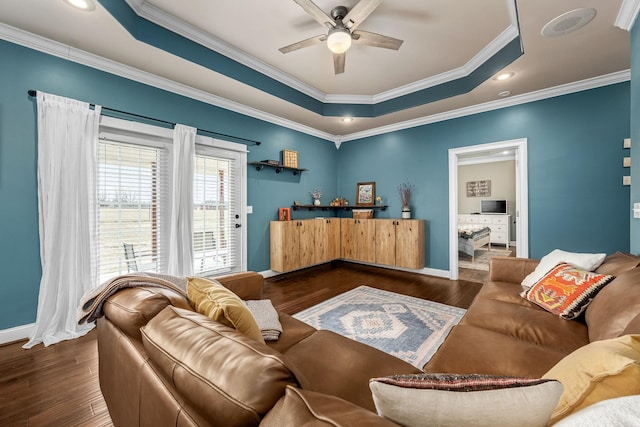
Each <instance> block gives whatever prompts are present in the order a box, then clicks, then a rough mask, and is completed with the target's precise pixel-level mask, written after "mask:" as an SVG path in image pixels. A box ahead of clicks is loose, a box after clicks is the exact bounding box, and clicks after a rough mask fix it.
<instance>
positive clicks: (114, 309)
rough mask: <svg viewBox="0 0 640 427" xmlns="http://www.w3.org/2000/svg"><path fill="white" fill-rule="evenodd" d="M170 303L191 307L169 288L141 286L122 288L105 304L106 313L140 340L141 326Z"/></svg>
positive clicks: (121, 327) (120, 326)
mask: <svg viewBox="0 0 640 427" xmlns="http://www.w3.org/2000/svg"><path fill="white" fill-rule="evenodd" d="M168 305H174V306H176V307H180V308H184V309H189V310H190V309H191V306H190V305H189V303H188V302H187V301H186V300H185V299H184V298H183V297H182V295H179V294H177V293H175V292H173V291H171V290H169V289H165V288H159V287H158V288H156V287H139V288H127V289H122V290H120V291H118V292H116V293H115V294H113V295H111V296H110V297H109V298H108V299H107V301H106V302H105V304H104V306H103V310H104V315H105V316H106V317H107V319H109V320H110V321H111V322H112V323H113V324H114V325H115V326H117V327H118V328H120V329H121V330H122V331H123V332H124V333H125V334H127V335H129V336H130V337H133V338H135V339H137V340H138V341H140V340H141V339H142V336H141V335H140V328H141V327H143V326H144V325H146V324H147V322H148V321H149V320H151V319H153V318H154V317H155V316H156V315H157V314H158V313H160V312H161V311H162V310H163V309H164V308H165V307H167V306H168Z"/></svg>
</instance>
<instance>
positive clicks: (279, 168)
mask: <svg viewBox="0 0 640 427" xmlns="http://www.w3.org/2000/svg"><path fill="white" fill-rule="evenodd" d="M249 164H250V165H252V166H255V167H256V170H257V171H261V170H262V169H264V168H265V167H267V168H272V169H275V170H276V173H280V172H282V171H283V170H289V171H291V172H293V174H294V175H298V174H299V173H302V172H304V171H308V170H309V169H302V168H291V167H289V166H282V165H274V164H271V163H267V162H249Z"/></svg>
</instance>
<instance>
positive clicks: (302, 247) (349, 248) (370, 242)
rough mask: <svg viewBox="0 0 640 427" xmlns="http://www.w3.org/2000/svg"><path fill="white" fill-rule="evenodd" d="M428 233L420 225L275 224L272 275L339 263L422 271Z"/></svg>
mask: <svg viewBox="0 0 640 427" xmlns="http://www.w3.org/2000/svg"><path fill="white" fill-rule="evenodd" d="M424 227H425V225H424V220H419V219H356V218H319V219H303V220H294V221H271V224H270V231H271V237H270V241H271V248H270V255H271V270H273V271H277V272H286V271H292V270H297V269H300V268H304V267H309V266H311V265H315V264H322V263H324V262H328V261H331V260H334V259H338V258H344V259H347V260H353V261H361V262H367V263H371V264H384V265H392V266H396V267H404V268H416V269H417V268H424V255H425V249H424V248H425V244H424Z"/></svg>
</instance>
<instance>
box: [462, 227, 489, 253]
mask: <svg viewBox="0 0 640 427" xmlns="http://www.w3.org/2000/svg"><path fill="white" fill-rule="evenodd" d="M490 236H491V229H490V228H489V227H487V226H484V225H475V226H474V225H470V226H464V227H459V228H458V252H461V253H463V254H466V255H469V256H470V257H471V262H475V251H476V250H477V249H479V248H482V247H484V246H487V245H488V246H487V250H488V249H491V238H490Z"/></svg>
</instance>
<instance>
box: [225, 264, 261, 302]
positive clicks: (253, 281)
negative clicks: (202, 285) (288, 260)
mask: <svg viewBox="0 0 640 427" xmlns="http://www.w3.org/2000/svg"><path fill="white" fill-rule="evenodd" d="M214 279H215V280H217V281H218V282H220V284H222V285H223V286H224V287H225V288H227V289H229V290H230V291H232V292H233V293H234V294H236V295H238V296H239V297H240V299H243V300H257V299H262V289H263V287H264V277H262V276H261V275H260V274H258V273H256V272H253V271H246V272H243V273H234V274H228V275H225V276H219V277H214Z"/></svg>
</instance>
